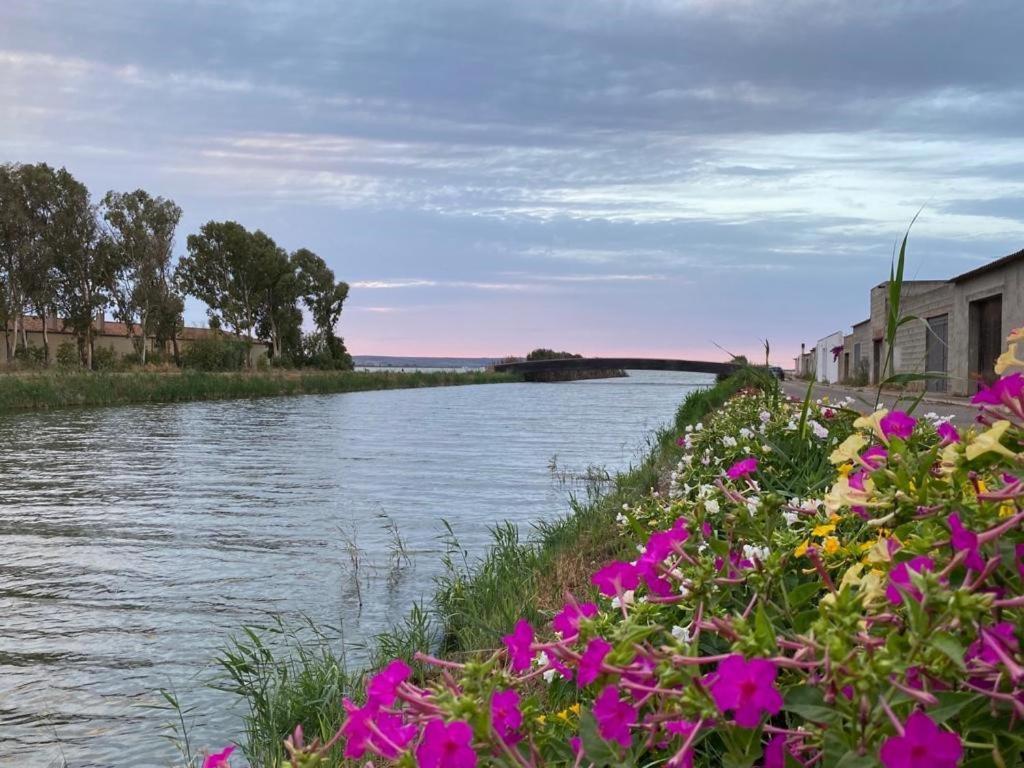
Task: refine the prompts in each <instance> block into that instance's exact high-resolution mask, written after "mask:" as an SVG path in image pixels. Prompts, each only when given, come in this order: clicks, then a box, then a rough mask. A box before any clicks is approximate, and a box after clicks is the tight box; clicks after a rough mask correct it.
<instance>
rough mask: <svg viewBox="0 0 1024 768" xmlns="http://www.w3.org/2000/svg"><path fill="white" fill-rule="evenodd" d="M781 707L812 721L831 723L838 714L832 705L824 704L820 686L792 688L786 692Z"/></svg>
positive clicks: (823, 695)
mask: <svg viewBox="0 0 1024 768" xmlns="http://www.w3.org/2000/svg"><path fill="white" fill-rule="evenodd" d="M782 708H783V709H784V710H786V711H787V712H792V713H793V714H794V715H800V717H803V718H805V719H807V720H810V721H811V722H814V723H832V722H834V721H835V720H836V718H837V717H838V716H839V713H838V712H837V711H836V709H835V708H834V707H830V706H828V705H827V704H825V694H824V693H823V692H822V691H821V689H820V688H809V687H803V688H794V689H792V690H791V691H789V693H787V694H786V699H785V703H784V704H783V705H782Z"/></svg>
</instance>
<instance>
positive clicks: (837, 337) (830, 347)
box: [814, 331, 843, 384]
mask: <svg viewBox="0 0 1024 768" xmlns="http://www.w3.org/2000/svg"><path fill="white" fill-rule="evenodd" d="M842 349H843V334H842V331H836V332H835V333H831V334H829V335H828V336H825V337H824V338H821V339H818V342H817V343H816V344H815V345H814V352H815V376H814V378H815V379H817V380H818V381H821V382H824V383H826V384H835V383H836V382H838V381H839V359H840V356H841V353H842Z"/></svg>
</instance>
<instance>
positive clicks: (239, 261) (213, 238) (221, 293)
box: [176, 221, 263, 342]
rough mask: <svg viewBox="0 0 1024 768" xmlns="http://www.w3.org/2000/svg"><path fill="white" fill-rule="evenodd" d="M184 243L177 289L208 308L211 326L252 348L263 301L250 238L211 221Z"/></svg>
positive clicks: (240, 229)
mask: <svg viewBox="0 0 1024 768" xmlns="http://www.w3.org/2000/svg"><path fill="white" fill-rule="evenodd" d="M187 243H188V255H187V256H184V257H182V259H181V260H180V261H179V263H178V268H177V271H176V276H177V280H178V283H179V285H180V286H181V287H182V289H183V290H184V291H185V293H187V294H189V295H191V296H195V297H196V298H197V299H199V300H200V301H202V302H204V303H205V304H206V307H207V309H206V314H207V316H208V317H209V318H210V324H211V326H213V325H214V324H216V326H217V327H221V326H222V325H226V326H227V327H228V328H230V329H231V330H232V331H233V332H234V333H236V334H237V335H239V336H245V337H246V339H248V340H249V341H250V342H251V341H252V334H253V331H254V329H255V327H256V321H257V320H258V319H259V310H260V306H261V302H262V299H263V297H262V296H261V285H260V268H259V264H258V263H257V259H256V258H254V253H253V237H252V235H251V234H250V233H249V231H248V230H246V228H245V227H243V226H242V225H241V224H239V223H238V222H235V221H210V222H207V223H206V224H204V225H203V226H202V227H201V228H200V230H199V234H197V235H189V236H188V241H187Z"/></svg>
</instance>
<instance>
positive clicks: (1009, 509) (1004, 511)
mask: <svg viewBox="0 0 1024 768" xmlns="http://www.w3.org/2000/svg"><path fill="white" fill-rule="evenodd" d="M1015 514H1017V508H1016V507H1015V506H1014V505H1013V504H1011V503H1010V502H1006V503H1005V504H1003V505H1002V506H1001V507H999V517H1013V516H1014V515H1015Z"/></svg>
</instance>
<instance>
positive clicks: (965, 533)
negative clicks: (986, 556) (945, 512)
mask: <svg viewBox="0 0 1024 768" xmlns="http://www.w3.org/2000/svg"><path fill="white" fill-rule="evenodd" d="M946 522H947V523H949V529H950V530H951V531H952V532H953V535H952V537H951V541H952V544H953V550H954V551H955V552H966V553H967V558H966V559H965V560H964V565H966V566H967V567H968V568H970V569H971V570H972V571H982V570H984V568H985V561H984V560H983V559H982V558H981V551H980V550H979V549H978V534H976V533H974V532H973V531H969V530H967V529H966V528H964V526H963V523H961V522H960V515H958V514H957V513H956V512H954V513H953V514H951V515H950V516H949V517H948V518H947V519H946Z"/></svg>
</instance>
